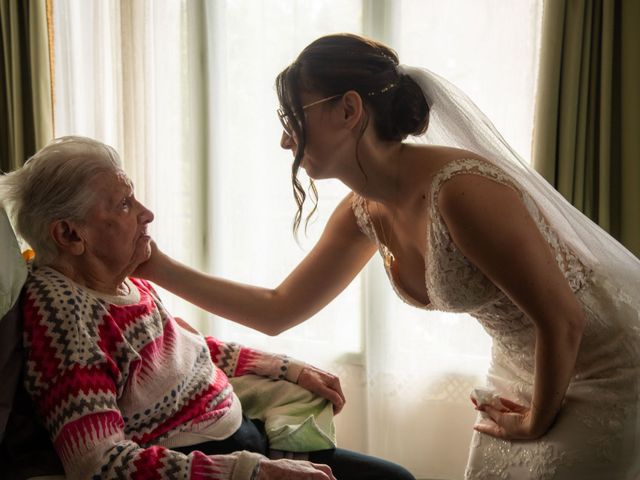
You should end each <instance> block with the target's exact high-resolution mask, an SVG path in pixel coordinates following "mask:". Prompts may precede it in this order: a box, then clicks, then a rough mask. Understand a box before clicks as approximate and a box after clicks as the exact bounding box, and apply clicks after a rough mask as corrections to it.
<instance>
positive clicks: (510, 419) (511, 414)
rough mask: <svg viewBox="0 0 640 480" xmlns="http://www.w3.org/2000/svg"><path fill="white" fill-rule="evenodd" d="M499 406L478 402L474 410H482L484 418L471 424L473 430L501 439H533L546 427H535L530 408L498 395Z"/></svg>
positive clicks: (541, 433)
mask: <svg viewBox="0 0 640 480" xmlns="http://www.w3.org/2000/svg"><path fill="white" fill-rule="evenodd" d="M500 404H501V406H500V407H497V406H494V405H487V404H480V405H477V406H476V410H478V411H480V412H484V413H485V414H486V415H485V418H484V419H483V420H482V422H481V423H476V424H475V425H474V426H473V429H474V430H477V431H478V432H480V433H486V434H487V435H491V436H492V437H496V438H501V439H503V440H533V439H536V438H538V437H540V436H542V435H543V434H544V433H546V431H547V429H541V428H538V427H536V426H535V425H534V424H533V421H532V415H531V409H530V408H529V407H525V406H524V405H520V404H517V403H515V402H512V401H511V400H508V399H506V398H503V397H500Z"/></svg>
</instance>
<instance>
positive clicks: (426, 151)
mask: <svg viewBox="0 0 640 480" xmlns="http://www.w3.org/2000/svg"><path fill="white" fill-rule="evenodd" d="M409 148H410V149H412V152H411V153H412V155H411V156H412V160H413V161H412V162H410V163H411V164H412V166H413V168H412V170H413V172H411V174H412V175H413V176H415V178H416V179H417V180H418V179H422V180H423V181H427V182H428V181H430V179H431V178H432V177H433V175H434V174H435V173H436V172H438V171H440V170H441V169H442V168H443V167H445V166H446V165H447V164H448V163H450V162H453V161H455V160H460V159H462V158H465V159H476V160H484V161H486V159H485V158H484V157H483V156H482V155H479V154H477V153H475V152H472V151H470V150H464V149H461V148H454V147H447V146H443V145H414V146H411V147H409Z"/></svg>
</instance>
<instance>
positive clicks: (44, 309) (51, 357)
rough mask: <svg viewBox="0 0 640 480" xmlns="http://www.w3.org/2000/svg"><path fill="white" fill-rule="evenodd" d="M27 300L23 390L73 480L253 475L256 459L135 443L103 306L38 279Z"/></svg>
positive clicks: (116, 347)
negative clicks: (125, 413)
mask: <svg viewBox="0 0 640 480" xmlns="http://www.w3.org/2000/svg"><path fill="white" fill-rule="evenodd" d="M23 298H24V303H23V313H24V342H25V350H26V375H25V386H26V388H27V390H28V392H29V393H30V395H31V397H32V398H33V401H34V404H35V406H36V410H37V413H38V415H39V416H40V418H41V419H42V420H43V422H44V424H45V426H46V428H47V429H48V431H49V434H50V436H51V438H52V441H53V445H54V447H55V449H56V451H57V453H58V455H59V457H60V459H61V460H62V463H63V465H64V469H65V472H66V475H67V478H68V479H70V480H75V479H82V480H85V479H95V480H99V479H120V478H183V479H192V480H199V479H205V478H207V479H233V480H236V479H238V480H239V479H246V480H249V479H250V478H252V476H253V474H254V473H255V471H257V468H258V462H259V461H260V458H261V457H260V456H259V455H257V454H253V453H249V452H236V453H234V454H231V455H214V456H207V455H204V454H202V453H200V452H193V453H191V454H190V455H184V454H181V453H179V452H176V451H173V450H169V449H167V448H164V447H160V446H153V445H149V446H147V447H146V448H144V447H143V446H141V445H139V444H138V443H136V442H135V441H133V440H131V438H132V437H134V436H135V433H136V432H132V431H129V430H128V429H129V428H130V427H129V425H130V424H128V423H125V421H124V418H123V413H122V412H121V411H120V409H119V406H118V399H119V398H120V396H121V395H122V393H123V390H124V388H125V385H123V381H122V379H123V375H122V372H121V371H120V370H119V368H118V366H117V365H118V358H117V357H118V355H119V354H121V353H122V352H123V351H124V350H125V349H126V348H127V347H126V344H125V342H123V341H122V340H123V338H122V336H121V332H120V330H119V329H118V328H117V326H116V325H115V324H114V323H113V322H111V321H110V320H109V316H108V311H107V310H106V308H105V306H104V305H102V304H100V303H99V302H96V303H94V304H92V303H87V302H86V301H85V300H83V299H82V298H81V297H80V296H78V295H77V293H76V292H72V291H69V289H68V287H67V290H66V291H65V287H63V288H62V289H58V288H56V286H55V285H52V284H46V282H42V281H39V280H37V279H33V278H32V279H31V280H30V281H28V282H27V286H26V288H25V295H24V297H23ZM101 307H102V309H101ZM129 368H136V367H135V364H131V365H130V367H129Z"/></svg>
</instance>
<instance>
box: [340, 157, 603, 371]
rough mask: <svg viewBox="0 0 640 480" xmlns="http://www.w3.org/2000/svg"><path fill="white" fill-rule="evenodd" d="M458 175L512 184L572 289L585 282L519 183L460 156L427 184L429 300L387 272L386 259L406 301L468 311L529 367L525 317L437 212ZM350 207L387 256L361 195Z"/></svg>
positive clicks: (529, 330) (582, 269) (584, 271)
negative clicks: (412, 293)
mask: <svg viewBox="0 0 640 480" xmlns="http://www.w3.org/2000/svg"><path fill="white" fill-rule="evenodd" d="M460 174H473V175H480V176H483V177H485V178H489V179H491V180H493V181H496V182H498V183H501V184H503V185H507V186H509V187H511V188H513V189H515V190H516V191H517V192H518V193H519V194H520V196H521V197H522V200H523V202H524V204H525V206H526V207H527V209H528V211H529V213H530V214H531V216H532V218H533V219H534V220H535V222H536V224H537V226H538V228H539V229H540V231H541V232H542V234H543V236H544V238H545V239H546V241H547V243H548V244H549V246H550V248H551V249H552V251H553V252H554V253H555V257H556V261H557V263H558V266H559V268H560V269H561V271H562V272H563V274H564V275H565V277H566V278H567V281H568V282H569V284H570V286H571V288H572V289H573V291H574V292H577V291H578V290H580V289H581V288H582V286H583V285H584V284H585V282H586V281H587V279H588V278H589V275H590V270H589V269H588V268H587V267H586V266H585V264H584V263H583V262H582V261H581V260H580V259H579V258H578V257H577V256H576V255H575V254H574V253H573V252H572V251H571V249H570V248H569V247H568V246H567V245H566V243H564V242H563V241H562V240H561V239H560V238H558V235H557V234H556V232H555V231H554V229H553V228H552V227H551V226H550V225H549V224H548V223H547V222H546V220H545V218H544V216H543V215H542V213H541V212H540V210H539V209H538V208H537V206H536V205H535V203H534V202H533V201H532V200H531V198H530V197H529V196H528V195H527V194H526V192H524V191H522V189H520V188H519V186H518V184H517V183H516V181H515V180H514V179H512V178H511V177H509V176H508V175H507V174H506V173H505V172H503V171H502V170H500V169H499V168H497V167H496V166H494V165H493V164H491V163H488V162H486V161H482V160H477V159H466V158H463V159H458V160H454V161H451V162H449V163H448V164H446V165H445V166H444V167H443V168H441V169H440V170H439V171H438V172H437V173H436V174H435V175H434V178H433V180H432V183H431V189H430V194H429V195H430V203H429V209H428V212H426V219H427V220H426V221H427V222H428V225H427V238H426V239H425V242H426V248H425V252H426V257H427V258H425V286H426V289H427V292H428V295H429V299H430V303H429V305H421V304H419V303H418V302H416V301H415V300H414V299H412V298H411V297H410V296H409V295H407V294H406V292H404V291H403V289H402V287H401V286H399V285H397V284H396V282H395V281H394V276H393V274H392V267H393V265H392V264H390V263H389V262H385V269H386V272H387V276H388V277H389V280H390V282H391V284H392V286H393V288H394V290H395V291H396V293H397V294H398V296H399V297H400V298H401V299H402V300H403V301H405V302H407V303H409V304H411V305H414V306H417V307H420V308H425V309H434V310H442V311H448V312H467V313H470V314H472V315H473V316H474V317H476V318H477V319H478V320H479V321H480V323H481V324H482V325H483V327H484V328H485V330H486V331H487V332H488V333H489V334H490V335H491V336H492V337H493V338H494V342H496V341H497V343H496V346H497V348H500V349H503V350H504V352H503V353H505V354H507V356H508V357H511V358H516V357H517V358H519V359H520V361H519V362H518V363H519V365H518V367H520V369H524V370H529V371H532V369H533V363H532V361H533V360H532V358H533V345H534V341H533V325H532V323H531V321H530V320H529V319H528V318H527V317H526V316H525V315H523V314H522V312H521V311H520V310H519V309H518V307H517V306H515V305H514V304H513V302H512V301H511V300H510V299H509V298H508V297H507V296H506V295H505V294H504V293H503V292H502V291H501V290H500V289H499V288H498V287H496V286H495V285H494V284H493V283H492V282H491V281H490V280H489V279H488V278H487V277H486V276H485V275H484V274H483V273H482V272H481V271H480V270H479V269H478V268H477V267H476V266H475V265H474V264H472V263H471V262H470V261H469V260H468V259H467V258H466V257H465V256H464V254H463V253H462V252H461V251H460V250H459V249H458V247H457V246H456V244H455V243H454V242H453V240H452V238H451V236H450V234H449V231H448V229H447V226H446V224H445V222H444V220H443V219H442V216H441V214H440V210H439V205H438V194H439V192H440V189H441V187H442V185H443V184H444V183H445V182H446V181H447V180H449V179H451V178H453V177H454V176H455V175H460ZM352 207H353V211H354V214H355V216H356V220H357V222H358V225H359V227H360V229H361V230H362V232H364V233H365V234H366V235H367V236H368V237H369V238H370V239H371V241H372V242H374V243H376V245H378V249H379V251H380V254H381V255H382V256H383V257H385V256H388V251H387V247H386V246H385V245H384V244H383V243H381V242H380V240H379V238H378V236H377V234H376V231H375V228H374V227H373V223H372V221H371V216H370V215H369V210H368V208H367V202H366V200H365V199H364V198H363V197H361V196H359V195H354V197H353V200H352ZM511 354H512V355H511Z"/></svg>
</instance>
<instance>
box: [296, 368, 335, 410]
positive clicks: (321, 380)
mask: <svg viewBox="0 0 640 480" xmlns="http://www.w3.org/2000/svg"><path fill="white" fill-rule="evenodd" d="M298 385H300V386H301V387H303V388H306V389H307V390H309V391H310V392H311V393H315V394H316V395H319V396H321V397H322V398H326V399H327V400H329V401H330V402H331V403H333V413H334V414H336V415H337V414H338V413H340V410H342V407H344V404H345V402H346V400H345V398H344V393H342V387H341V386H340V379H339V378H338V377H336V376H335V375H333V374H331V373H328V372H325V371H323V370H320V369H319V368H316V367H312V366H311V365H308V366H306V367H304V368H303V369H302V371H301V372H300V376H299V377H298Z"/></svg>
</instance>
